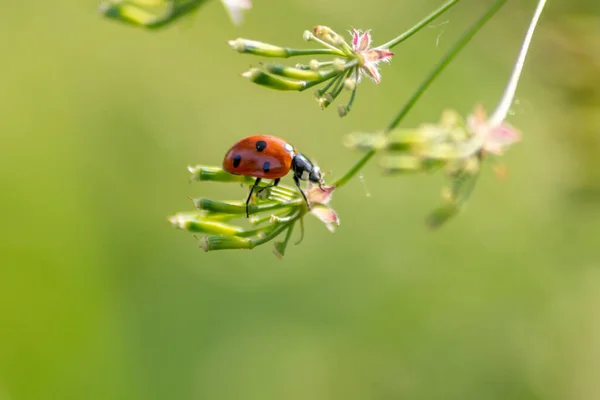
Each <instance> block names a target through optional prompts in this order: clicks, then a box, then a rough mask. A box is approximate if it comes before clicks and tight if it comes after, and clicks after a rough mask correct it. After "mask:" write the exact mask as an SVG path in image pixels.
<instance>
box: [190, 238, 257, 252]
mask: <svg viewBox="0 0 600 400" xmlns="http://www.w3.org/2000/svg"><path fill="white" fill-rule="evenodd" d="M200 247H201V248H202V249H203V250H204V251H211V250H230V249H251V248H253V247H254V243H252V241H251V240H250V239H246V238H241V237H237V236H215V235H205V236H204V237H202V238H200Z"/></svg>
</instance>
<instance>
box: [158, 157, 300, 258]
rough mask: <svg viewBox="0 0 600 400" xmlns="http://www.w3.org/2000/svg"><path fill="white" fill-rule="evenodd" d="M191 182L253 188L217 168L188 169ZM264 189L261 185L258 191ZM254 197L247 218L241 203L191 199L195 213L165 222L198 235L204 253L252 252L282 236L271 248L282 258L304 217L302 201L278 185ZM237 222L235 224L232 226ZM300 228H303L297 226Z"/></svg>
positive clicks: (295, 192) (249, 180) (247, 181)
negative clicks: (223, 251)
mask: <svg viewBox="0 0 600 400" xmlns="http://www.w3.org/2000/svg"><path fill="white" fill-rule="evenodd" d="M188 170H189V171H190V173H191V177H190V181H211V182H221V183H235V184H238V185H239V184H240V183H242V184H247V185H252V184H253V183H254V180H253V179H252V178H249V177H245V176H241V175H233V174H230V173H228V172H226V171H224V170H223V169H221V168H218V167H209V166H202V165H195V166H189V167H188ZM265 186H266V185H261V186H260V188H262V187H265ZM262 193H263V194H264V193H266V195H263V196H257V195H255V196H254V197H253V201H252V203H251V204H250V206H249V214H250V218H249V219H247V218H246V206H245V203H244V202H243V201H217V200H211V199H207V198H195V199H192V201H193V203H194V206H195V210H193V211H185V212H179V213H176V214H174V215H172V216H170V217H169V218H168V220H169V222H170V223H171V224H172V225H173V226H174V227H176V228H178V229H183V230H186V231H188V232H191V233H193V234H194V235H195V236H196V235H198V234H200V237H199V241H200V247H201V248H202V249H204V250H205V251H212V250H227V249H253V248H254V247H256V246H259V245H262V244H265V243H267V242H269V241H271V240H273V239H275V238H277V237H278V236H280V235H282V234H283V233H284V232H285V236H284V239H283V240H282V241H277V242H275V244H274V253H275V255H276V256H278V257H280V258H281V257H283V255H284V254H285V250H286V247H287V244H288V242H289V240H290V237H291V236H292V232H293V230H294V227H295V226H296V222H298V221H299V220H300V222H302V218H303V216H304V215H305V214H306V213H307V211H308V210H307V207H306V204H305V202H304V199H303V198H302V197H301V194H300V193H299V192H298V190H297V189H296V188H292V187H288V186H285V185H278V186H275V187H269V188H268V189H265V190H264V191H263V192H262ZM235 220H237V224H236V223H235V222H234V221H235ZM300 225H301V227H302V224H300Z"/></svg>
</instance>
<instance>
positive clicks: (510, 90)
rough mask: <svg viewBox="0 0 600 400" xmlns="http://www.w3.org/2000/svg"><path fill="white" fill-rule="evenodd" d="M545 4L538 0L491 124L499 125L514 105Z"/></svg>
mask: <svg viewBox="0 0 600 400" xmlns="http://www.w3.org/2000/svg"><path fill="white" fill-rule="evenodd" d="M545 5H546V0H540V1H539V2H538V6H537V8H536V10H535V14H534V15H533V18H532V19H531V23H530V24H529V28H528V29H527V34H526V35H525V40H524V41H523V44H522V45H521V50H520V51H519V56H518V57H517V62H516V63H515V66H514V69H513V72H512V75H511V77H510V81H509V83H508V85H507V86H506V90H505V91H504V94H503V95H502V99H501V100H500V103H499V104H498V107H496V110H495V111H494V113H493V114H492V115H491V116H490V118H489V124H490V126H493V127H496V126H499V125H500V124H501V123H502V121H504V119H505V118H506V116H507V115H508V110H509V109H510V106H511V105H512V102H513V99H514V97H515V93H516V91H517V86H518V85H519V78H520V77H521V72H522V71H523V65H524V64H525V58H526V57H527V52H528V51H529V45H530V44H531V38H532V37H533V32H534V31H535V27H536V26H537V23H538V21H539V19H540V16H541V15H542V11H544V6H545Z"/></svg>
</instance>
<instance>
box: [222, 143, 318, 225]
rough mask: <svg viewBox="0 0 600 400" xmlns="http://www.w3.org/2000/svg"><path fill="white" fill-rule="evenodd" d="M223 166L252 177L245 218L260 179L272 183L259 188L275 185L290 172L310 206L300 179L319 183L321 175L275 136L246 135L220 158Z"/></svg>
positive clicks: (303, 157) (310, 163) (233, 171)
mask: <svg viewBox="0 0 600 400" xmlns="http://www.w3.org/2000/svg"><path fill="white" fill-rule="evenodd" d="M223 169H224V170H225V171H227V172H229V173H231V174H234V175H244V176H251V177H255V178H256V181H254V185H253V186H252V188H251V189H250V194H249V195H248V199H247V200H246V217H249V213H248V204H249V203H250V199H251V198H252V193H253V192H254V189H256V187H257V186H258V184H259V183H260V181H261V180H262V179H273V182H272V183H271V184H270V185H268V186H265V187H264V188H262V189H260V191H262V190H264V189H266V188H267V187H272V186H277V185H278V184H279V180H280V179H281V178H282V177H284V176H285V175H287V174H288V172H290V170H291V171H293V172H294V183H296V186H298V190H300V193H302V197H304V201H305V202H306V206H307V207H308V208H309V209H310V204H308V199H307V198H306V194H304V191H302V189H301V188H300V180H303V181H307V180H308V181H311V182H313V183H316V184H318V185H319V187H321V189H323V188H322V186H323V176H322V174H321V170H320V169H319V167H318V166H316V165H313V163H312V162H310V160H309V159H308V158H306V156H304V155H302V154H301V153H298V151H297V150H296V149H294V146H292V145H291V144H289V143H287V142H286V141H285V140H283V139H281V138H278V137H276V136H269V135H254V136H248V137H246V138H244V139H242V140H240V141H239V142H237V143H236V144H234V145H233V146H232V147H231V148H230V149H229V151H228V152H227V154H225V158H224V159H223Z"/></svg>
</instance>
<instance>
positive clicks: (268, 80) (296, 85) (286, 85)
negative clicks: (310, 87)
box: [242, 68, 306, 91]
mask: <svg viewBox="0 0 600 400" xmlns="http://www.w3.org/2000/svg"><path fill="white" fill-rule="evenodd" d="M242 76H243V77H244V78H248V79H250V81H251V82H254V83H256V84H257V85H261V86H265V87H268V88H271V89H275V90H284V91H285V90H303V89H304V88H305V87H306V82H304V81H297V80H292V79H285V78H280V77H278V76H275V75H271V74H268V73H266V72H263V71H261V70H260V69H258V68H252V69H250V70H249V71H246V72H244V73H243V74H242Z"/></svg>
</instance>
